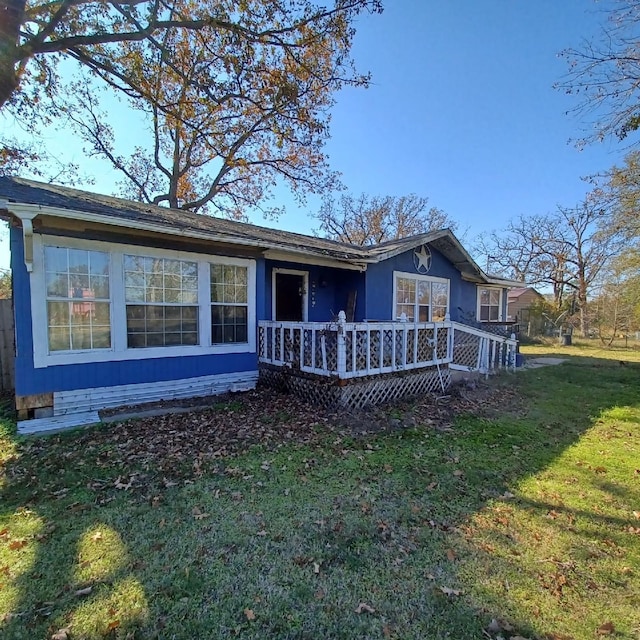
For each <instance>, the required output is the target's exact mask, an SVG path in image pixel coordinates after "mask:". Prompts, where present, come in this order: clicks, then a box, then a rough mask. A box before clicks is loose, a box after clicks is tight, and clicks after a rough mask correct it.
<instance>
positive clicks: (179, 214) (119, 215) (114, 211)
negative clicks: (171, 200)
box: [0, 177, 518, 287]
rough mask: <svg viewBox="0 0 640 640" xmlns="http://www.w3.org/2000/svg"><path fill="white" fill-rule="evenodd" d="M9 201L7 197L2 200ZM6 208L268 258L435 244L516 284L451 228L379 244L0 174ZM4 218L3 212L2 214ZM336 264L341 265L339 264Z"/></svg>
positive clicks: (350, 257)
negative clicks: (479, 258) (247, 250)
mask: <svg viewBox="0 0 640 640" xmlns="http://www.w3.org/2000/svg"><path fill="white" fill-rule="evenodd" d="M3 200H4V202H3ZM3 211H6V212H7V214H13V215H15V216H16V217H18V218H20V219H21V220H22V221H23V223H24V221H27V222H28V223H30V222H31V221H32V220H33V219H35V218H36V217H37V216H38V215H40V214H43V215H48V216H53V217H62V218H72V219H76V220H84V221H87V222H97V223H102V224H106V225H114V226H117V227H126V228H131V229H141V230H147V231H149V232H156V233H164V234H171V235H179V236H184V237H192V238H200V239H204V240H211V241H217V242H224V243H228V244H236V245H239V246H245V247H247V246H249V247H254V248H258V249H261V250H262V251H264V254H265V256H266V257H270V258H274V259H278V258H282V259H289V260H292V259H294V258H295V259H298V260H300V261H302V262H305V261H306V262H314V263H318V264H322V263H323V262H325V263H326V262H327V261H331V262H337V263H341V264H342V265H343V266H345V267H350V268H358V269H361V270H365V269H366V265H367V264H371V263H376V262H382V261H383V260H387V259H389V258H391V257H393V256H395V255H398V254H400V253H403V252H405V251H408V250H410V249H414V248H416V247H419V246H421V245H423V244H427V243H428V244H430V245H431V246H432V247H433V248H435V249H436V250H437V251H439V252H440V253H442V254H443V255H444V256H445V257H446V258H447V259H448V260H450V261H451V262H452V263H453V264H454V265H455V266H456V268H458V269H459V270H460V272H461V273H462V274H463V276H464V277H465V278H467V279H469V280H471V281H473V282H478V283H486V284H497V285H501V286H505V287H512V286H517V284H518V283H516V282H514V281H512V280H505V279H504V278H499V277H495V276H491V275H488V274H486V273H485V272H484V271H482V269H481V268H480V267H479V266H478V265H477V264H476V263H475V261H474V260H473V259H472V258H471V256H470V255H469V254H468V253H467V251H466V250H465V249H464V247H463V246H462V245H461V244H460V241H459V240H458V239H457V238H456V237H455V235H454V234H453V232H452V231H451V230H450V229H442V230H440V231H434V232H431V233H425V234H419V235H415V236H411V237H408V238H402V239H401V240H392V241H389V242H383V243H381V244H378V245H374V246H356V245H351V244H346V243H343V242H337V241H334V240H327V239H326V238H317V237H313V236H307V235H303V234H300V233H293V232H290V231H280V230H277V229H269V228H267V227H260V226H257V225H253V224H247V223H244V222H236V221H233V220H227V219H224V218H215V217H212V216H207V215H202V214H197V213H192V212H190V211H184V210H182V209H170V208H168V207H160V206H157V205H153V204H144V203H140V202H133V201H131V200H124V199H122V198H114V197H111V196H104V195H100V194H96V193H90V192H87V191H80V190H78V189H72V188H70V187H62V186H59V185H53V184H46V183H42V182H36V181H33V180H26V179H24V178H9V177H0V214H1V213H2V212H3ZM0 217H1V216H0ZM335 266H339V265H338V264H336V265H335Z"/></svg>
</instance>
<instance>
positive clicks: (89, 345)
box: [44, 247, 111, 352]
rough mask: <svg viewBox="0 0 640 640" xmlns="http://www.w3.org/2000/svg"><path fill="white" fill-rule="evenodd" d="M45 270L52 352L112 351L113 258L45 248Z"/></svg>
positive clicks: (93, 253)
mask: <svg viewBox="0 0 640 640" xmlns="http://www.w3.org/2000/svg"><path fill="white" fill-rule="evenodd" d="M44 270H45V281H46V299H47V343H48V348H49V351H50V352H57V351H80V350H83V349H109V348H110V347H111V318H110V312H111V311H110V310H111V298H110V292H109V254H108V253H104V252H102V251H87V250H84V249H69V248H66V247H45V250H44Z"/></svg>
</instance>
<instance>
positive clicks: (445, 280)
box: [391, 271, 451, 322]
mask: <svg viewBox="0 0 640 640" xmlns="http://www.w3.org/2000/svg"><path fill="white" fill-rule="evenodd" d="M398 278H410V279H411V280H417V281H420V282H437V283H439V284H446V285H447V313H446V315H447V317H449V314H450V313H451V308H450V305H451V281H450V280H449V279H448V278H438V277H436V276H428V275H422V274H420V273H409V272H408V271H394V272H393V298H392V300H391V318H392V319H393V320H396V306H397V301H396V299H397V293H398V290H397V289H398ZM417 295H418V292H417V291H416V297H417ZM432 310H433V304H432V303H431V301H430V302H429V315H431V312H432ZM429 322H432V321H431V320H429Z"/></svg>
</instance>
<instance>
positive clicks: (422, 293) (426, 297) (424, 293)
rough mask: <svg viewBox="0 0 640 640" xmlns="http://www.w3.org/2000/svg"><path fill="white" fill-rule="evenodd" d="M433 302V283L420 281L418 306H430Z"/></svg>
mask: <svg viewBox="0 0 640 640" xmlns="http://www.w3.org/2000/svg"><path fill="white" fill-rule="evenodd" d="M430 302H431V283H430V282H424V281H420V282H419V283H418V304H429V303H430Z"/></svg>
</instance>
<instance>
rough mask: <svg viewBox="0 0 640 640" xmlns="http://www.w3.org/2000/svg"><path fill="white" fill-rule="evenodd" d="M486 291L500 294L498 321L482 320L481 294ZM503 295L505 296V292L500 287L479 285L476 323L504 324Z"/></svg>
mask: <svg viewBox="0 0 640 640" xmlns="http://www.w3.org/2000/svg"><path fill="white" fill-rule="evenodd" d="M483 289H486V290H487V291H497V292H498V294H499V296H500V297H499V298H498V319H497V320H480V307H481V305H480V292H481V291H482V290H483ZM502 294H503V290H502V289H501V288H500V287H487V286H485V285H482V286H480V285H478V287H477V288H476V322H502V321H503V316H502Z"/></svg>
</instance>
